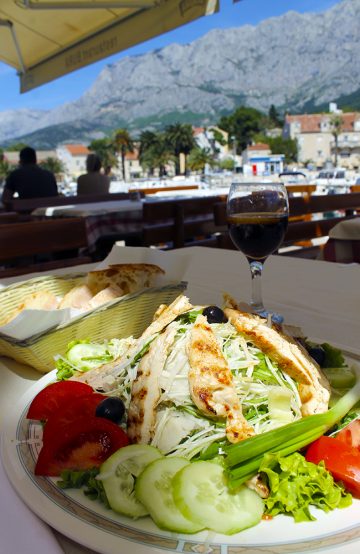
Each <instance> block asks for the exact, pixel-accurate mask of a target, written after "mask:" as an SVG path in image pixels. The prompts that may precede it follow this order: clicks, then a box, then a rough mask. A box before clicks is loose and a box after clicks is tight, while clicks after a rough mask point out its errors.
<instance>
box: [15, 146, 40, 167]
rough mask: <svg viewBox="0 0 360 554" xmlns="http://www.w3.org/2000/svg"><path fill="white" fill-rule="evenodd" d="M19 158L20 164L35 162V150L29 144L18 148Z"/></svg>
mask: <svg viewBox="0 0 360 554" xmlns="http://www.w3.org/2000/svg"><path fill="white" fill-rule="evenodd" d="M19 158H20V164H21V165H28V164H36V152H35V150H34V149H33V148H31V147H30V146H25V148H23V149H22V150H20V154H19Z"/></svg>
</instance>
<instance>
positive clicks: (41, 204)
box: [5, 192, 142, 214]
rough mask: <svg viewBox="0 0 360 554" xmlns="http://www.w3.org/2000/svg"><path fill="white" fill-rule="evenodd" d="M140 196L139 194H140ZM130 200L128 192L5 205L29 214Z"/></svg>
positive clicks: (33, 199)
mask: <svg viewBox="0 0 360 554" xmlns="http://www.w3.org/2000/svg"><path fill="white" fill-rule="evenodd" d="M140 195H142V194H141V192H140ZM129 198H131V194H130V193H128V192H116V193H109V194H100V195H98V194H84V195H79V196H46V197H41V198H14V199H13V200H11V202H9V203H8V204H6V206H5V208H6V210H7V211H12V212H18V213H21V214H30V213H31V212H32V211H34V210H35V209H36V208H46V207H49V206H71V205H73V204H74V205H76V204H90V203H91V204H92V203H96V202H111V201H113V200H127V199H129Z"/></svg>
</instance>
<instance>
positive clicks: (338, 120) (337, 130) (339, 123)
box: [329, 113, 344, 167]
mask: <svg viewBox="0 0 360 554" xmlns="http://www.w3.org/2000/svg"><path fill="white" fill-rule="evenodd" d="M329 123H330V128H331V134H332V136H333V137H334V140H335V167H337V164H338V155H339V135H340V134H341V132H342V127H343V124H344V120H343V118H342V117H341V115H339V114H336V113H335V114H332V115H331V117H330V121H329Z"/></svg>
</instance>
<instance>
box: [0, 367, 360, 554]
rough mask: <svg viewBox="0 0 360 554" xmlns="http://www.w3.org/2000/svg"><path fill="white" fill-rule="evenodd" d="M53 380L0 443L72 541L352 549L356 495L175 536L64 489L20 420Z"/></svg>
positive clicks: (105, 546)
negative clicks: (343, 502) (299, 516)
mask: <svg viewBox="0 0 360 554" xmlns="http://www.w3.org/2000/svg"><path fill="white" fill-rule="evenodd" d="M54 380H55V372H51V373H49V374H47V375H46V376H44V377H43V378H41V379H40V380H39V381H38V382H37V383H36V385H35V386H33V387H32V388H31V389H30V390H29V391H28V392H27V393H26V394H25V395H24V397H23V398H22V399H21V400H20V402H19V403H18V405H17V406H16V407H15V408H14V410H13V412H12V414H11V416H10V417H9V418H8V421H7V422H6V424H5V427H4V430H3V435H2V445H1V446H2V449H1V450H2V458H3V464H4V467H5V470H6V473H7V475H8V477H9V479H10V481H11V483H12V484H13V486H14V488H15V489H16V490H17V492H18V494H19V495H20V497H21V498H22V499H23V501H24V502H25V503H26V504H27V505H28V506H29V507H30V509H31V510H32V511H33V512H35V513H36V514H37V515H38V516H39V517H40V518H41V519H43V520H44V521H45V522H47V523H48V524H50V525H51V526H52V527H54V528H55V529H57V530H58V531H60V532H61V533H63V534H64V535H66V536H68V537H69V538H71V539H73V540H74V541H76V542H78V543H80V544H82V545H84V546H87V547H89V548H92V549H93V550H96V551H98V552H100V553H102V554H120V553H125V552H128V551H129V550H130V549H131V553H132V554H155V553H158V554H160V553H164V551H165V552H166V551H168V552H169V551H170V552H184V553H186V552H198V553H199V552H204V553H205V552H209V553H211V554H245V553H247V552H249V551H251V552H252V553H253V554H261V553H263V554H293V553H299V552H307V553H308V552H309V551H317V550H321V551H322V552H324V551H326V552H330V551H332V550H333V549H336V550H337V548H336V547H340V545H342V547H343V548H345V545H346V546H349V545H350V544H351V543H352V546H353V547H354V549H356V550H358V545H357V546H355V541H358V540H359V541H360V517H359V516H360V500H354V501H353V504H352V505H351V506H350V507H348V508H344V509H341V510H334V511H332V512H330V513H328V514H326V513H324V512H322V511H321V510H314V511H313V514H314V515H315V516H316V518H317V521H315V522H304V523H294V521H293V519H292V518H290V517H286V516H277V517H276V518H274V519H273V520H269V521H262V522H261V523H260V524H259V525H257V526H256V527H252V528H251V529H247V530H245V531H243V532H242V533H239V534H237V535H233V536H225V535H214V534H213V533H212V534H210V533H206V532H202V533H199V534H197V535H177V534H174V533H168V532H166V531H162V530H160V529H159V528H157V527H156V526H155V524H153V523H152V521H151V520H150V518H142V519H139V520H137V521H133V520H130V519H128V518H126V517H121V516H120V515H117V514H115V513H114V512H111V511H110V510H107V509H106V508H104V507H103V506H101V505H100V504H99V503H97V502H94V501H91V500H88V499H87V498H86V497H85V495H84V494H83V492H82V491H69V490H66V491H63V490H61V489H59V488H58V487H57V486H56V481H57V479H50V478H45V477H35V476H34V465H35V461H36V459H37V455H38V452H39V449H40V444H41V443H40V439H41V435H42V432H41V427H40V426H39V425H38V424H35V423H33V422H31V423H30V422H29V421H28V420H27V419H26V413H27V409H28V406H29V403H30V402H31V400H32V399H33V398H34V396H35V395H36V394H37V393H38V392H39V391H40V390H41V389H42V388H44V386H45V385H47V384H48V383H50V382H51V381H54ZM347 551H348V550H347ZM351 552H352V550H351ZM354 552H355V550H354Z"/></svg>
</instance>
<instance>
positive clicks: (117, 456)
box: [98, 444, 162, 518]
mask: <svg viewBox="0 0 360 554" xmlns="http://www.w3.org/2000/svg"><path fill="white" fill-rule="evenodd" d="M161 457H162V454H161V453H160V451H159V450H158V449H157V448H155V447H154V446H148V445H146V444H131V445H130V446H125V447H123V448H120V450H117V451H116V452H115V453H114V454H113V455H112V456H110V458H108V459H107V460H106V461H105V462H104V463H103V464H102V465H101V467H100V473H99V476H98V479H100V481H101V482H102V484H103V486H104V490H105V494H106V498H107V499H108V502H109V504H110V508H112V509H113V510H114V512H119V513H120V514H124V515H126V516H129V517H133V518H137V517H143V516H146V515H148V513H149V512H148V510H147V509H146V507H145V506H143V505H142V504H141V502H140V501H139V500H138V499H137V498H136V496H135V490H134V488H135V478H136V477H137V476H138V475H140V473H141V472H142V471H143V469H144V468H145V467H146V466H147V465H148V464H150V462H153V461H154V460H157V459H158V458H161Z"/></svg>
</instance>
